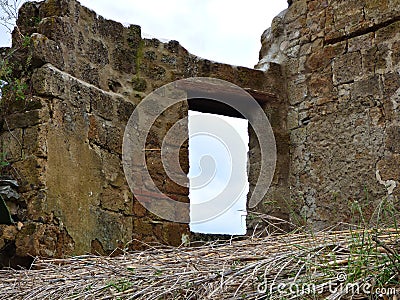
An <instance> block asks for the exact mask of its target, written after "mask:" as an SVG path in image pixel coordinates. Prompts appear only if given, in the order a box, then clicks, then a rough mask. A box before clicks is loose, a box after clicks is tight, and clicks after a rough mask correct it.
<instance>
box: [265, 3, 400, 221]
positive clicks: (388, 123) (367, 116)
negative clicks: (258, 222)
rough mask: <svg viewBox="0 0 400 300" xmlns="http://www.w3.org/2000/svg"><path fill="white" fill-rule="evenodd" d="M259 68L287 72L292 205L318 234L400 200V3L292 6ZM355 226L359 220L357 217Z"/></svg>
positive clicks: (270, 37) (269, 37)
mask: <svg viewBox="0 0 400 300" xmlns="http://www.w3.org/2000/svg"><path fill="white" fill-rule="evenodd" d="M262 43H263V47H262V49H261V52H260V63H259V64H258V66H257V68H261V69H264V70H265V69H268V65H269V61H273V62H275V63H280V64H281V65H282V66H283V67H284V68H285V77H286V80H287V93H288V100H289V112H288V123H287V124H288V129H289V130H290V156H291V159H290V186H291V203H292V207H293V208H294V210H296V211H297V212H299V213H301V216H302V218H304V219H305V220H307V221H308V222H311V223H312V224H313V225H314V226H315V227H317V228H321V227H324V226H326V225H328V224H336V223H337V222H351V221H352V218H353V217H354V211H352V210H351V204H352V203H355V202H356V201H357V202H358V203H359V205H360V206H361V208H362V210H363V212H364V214H365V218H366V219H368V217H369V216H371V214H372V213H373V211H374V210H375V209H376V208H377V206H378V204H379V203H382V201H383V200H385V199H386V200H389V202H391V203H392V204H395V206H396V205H397V202H398V197H399V195H400V187H399V182H400V148H399V145H400V110H399V109H400V106H399V105H400V100H399V93H400V75H399V71H400V55H399V53H400V1H398V0H380V1H376V0H346V1H341V0H318V1H316V0H295V1H293V4H292V5H291V6H290V7H289V8H288V9H287V10H286V11H284V12H283V13H281V14H280V15H279V16H278V17H277V18H275V19H274V21H273V24H272V27H271V29H269V30H267V31H266V32H265V33H264V35H263V37H262ZM353 221H354V220H353Z"/></svg>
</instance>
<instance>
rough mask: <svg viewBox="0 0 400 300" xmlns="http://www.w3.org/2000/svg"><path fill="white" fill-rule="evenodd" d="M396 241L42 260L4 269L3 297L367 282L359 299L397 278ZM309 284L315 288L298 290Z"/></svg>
mask: <svg viewBox="0 0 400 300" xmlns="http://www.w3.org/2000/svg"><path fill="white" fill-rule="evenodd" d="M399 239H400V234H399V233H398V231H397V230H394V229H387V230H382V231H381V232H379V234H378V233H376V232H374V231H366V230H358V231H341V232H333V231H330V232H320V233H316V234H285V235H278V236H270V237H267V238H257V239H248V240H242V241H231V242H229V241H228V242H223V243H221V242H214V243H209V244H207V245H203V246H201V247H179V248H172V247H170V248H166V247H161V246H157V247H150V248H149V249H148V250H146V251H142V252H133V253H125V254H124V255H121V256H118V257H98V256H91V255H87V256H79V257H73V258H68V259H52V260H50V259H39V258H38V259H36V260H35V262H34V264H33V265H32V268H31V269H30V270H20V271H15V270H0V299H38V300H39V299H40V300H43V299H296V298H297V299H322V298H324V299H341V298H345V297H344V296H345V294H346V292H349V293H347V296H350V295H349V294H350V293H351V291H346V289H345V288H340V287H341V285H342V287H344V285H345V284H346V283H347V282H352V283H353V284H354V283H358V284H360V285H363V284H366V283H368V284H370V285H368V286H366V287H368V288H369V291H368V292H367V293H365V292H363V291H361V292H360V293H355V294H356V295H353V298H352V299H362V297H361V296H363V295H364V296H365V295H367V294H368V293H370V292H371V293H373V292H374V291H376V288H379V287H382V286H385V287H386V288H390V287H391V286H393V284H394V283H396V282H398V277H397V276H398V275H399V272H398V269H397V268H398V266H397V265H398V256H397V252H396V247H397V243H398V241H399ZM338 274H339V275H338ZM344 274H345V275H344ZM341 276H343V277H346V278H347V280H346V281H341V280H343V279H344V278H342V277H341ZM329 282H331V286H333V288H331V289H332V291H333V293H332V291H329V285H328V283H329ZM290 283H296V285H293V286H292V291H294V292H295V293H293V294H290V295H289V294H283V293H282V292H278V290H277V289H278V285H279V284H281V285H280V288H281V289H282V287H283V285H286V288H285V289H282V290H284V292H285V293H289V289H288V288H287V287H288V286H289V284H290ZM304 284H313V287H315V288H316V292H315V293H313V292H312V290H311V289H310V290H309V292H310V293H305V294H303V295H301V290H302V287H303V285H304ZM340 284H341V285H340ZM296 287H299V292H297V293H296ZM308 287H309V288H311V286H310V285H309V286H308ZM338 287H339V288H338ZM335 288H336V293H335ZM364 289H365V288H364ZM304 291H305V292H307V290H304ZM271 292H272V293H271ZM392 292H393V291H392ZM365 299H366V298H365ZM380 299H384V298H380ZM387 299H389V298H387ZM393 299H396V296H395V297H394V298H393Z"/></svg>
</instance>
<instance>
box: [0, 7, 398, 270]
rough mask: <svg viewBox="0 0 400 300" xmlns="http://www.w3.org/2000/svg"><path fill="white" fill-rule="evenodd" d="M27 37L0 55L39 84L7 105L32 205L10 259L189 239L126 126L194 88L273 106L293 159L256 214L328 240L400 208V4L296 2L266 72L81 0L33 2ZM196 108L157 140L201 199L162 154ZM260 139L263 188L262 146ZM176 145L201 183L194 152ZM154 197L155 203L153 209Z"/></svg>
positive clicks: (163, 121)
mask: <svg viewBox="0 0 400 300" xmlns="http://www.w3.org/2000/svg"><path fill="white" fill-rule="evenodd" d="M17 25H18V27H19V30H20V32H21V33H22V34H23V35H25V36H27V37H29V38H25V39H24V40H23V41H22V40H21V39H20V36H19V33H18V31H15V32H14V35H13V48H12V49H8V50H4V51H3V50H2V51H1V55H2V57H6V58H7V59H8V60H10V61H12V62H13V76H14V77H15V78H18V79H20V82H22V83H26V84H27V86H28V88H27V89H26V90H24V92H25V98H24V99H22V100H21V99H19V100H18V99H16V97H15V93H14V94H13V93H10V94H7V95H5V96H4V97H3V99H2V102H3V107H2V113H1V118H0V125H1V127H0V142H1V147H2V148H1V149H2V150H1V151H0V152H2V153H3V152H6V153H7V156H6V159H7V161H8V162H10V163H11V164H10V165H9V166H8V167H4V168H2V173H3V175H7V176H11V177H13V178H15V179H17V180H18V182H19V184H20V187H19V189H18V192H19V194H20V195H21V197H20V198H19V199H9V200H7V207H8V208H9V210H10V213H11V215H12V217H13V219H14V220H15V221H16V224H15V225H0V248H1V249H2V250H1V251H2V253H3V254H2V256H3V257H7V258H8V259H9V258H10V257H12V256H15V257H27V255H43V256H50V257H59V256H64V255H70V254H81V253H85V252H93V253H100V254H107V253H110V252H111V251H113V250H114V249H115V248H116V247H127V248H137V247H141V246H142V245H143V243H149V242H162V243H165V244H171V245H179V244H181V243H182V241H185V240H187V238H189V239H190V238H191V237H190V235H191V234H190V232H189V230H188V227H187V225H186V224H178V223H173V222H169V221H166V220H163V219H160V218H159V217H156V216H155V215H153V214H151V213H149V212H148V211H147V210H146V209H145V208H144V207H143V206H142V205H141V204H140V203H139V202H138V201H137V199H135V197H134V196H133V195H132V193H131V191H130V189H129V187H128V185H127V182H126V179H125V176H124V173H123V169H122V164H121V155H122V137H123V133H124V130H125V125H126V123H127V121H128V119H129V117H130V115H131V113H132V112H133V110H134V109H135V107H136V106H137V105H138V104H139V103H140V102H141V101H142V99H143V98H144V97H145V96H146V95H148V94H149V93H151V92H152V91H154V90H155V89H157V88H158V87H161V86H163V85H164V84H166V83H170V82H173V81H175V80H178V79H182V78H188V77H195V76H205V77H215V78H220V79H224V80H227V81H229V82H232V83H234V84H237V85H239V86H240V87H243V88H247V89H248V90H249V91H253V92H254V93H264V95H269V96H268V97H267V100H265V101H263V102H262V106H263V109H264V112H265V113H266V115H267V116H268V118H269V120H270V123H271V125H272V128H273V130H274V134H275V139H276V142H277V152H278V155H277V158H278V160H277V168H276V172H275V175H274V178H273V184H272V186H271V188H270V190H269V191H268V193H267V195H266V196H265V198H264V201H262V202H261V203H260V204H259V205H258V206H257V207H256V212H260V213H266V214H271V215H273V216H276V217H279V218H283V219H286V220H290V221H292V222H293V223H300V224H303V223H304V222H306V223H309V224H312V226H314V227H315V228H318V229H319V228H323V227H325V226H327V225H333V224H337V223H338V222H344V223H346V222H359V221H360V220H359V219H357V218H359V217H360V215H357V212H358V211H359V210H358V208H360V210H362V211H363V217H364V218H365V219H368V218H369V217H371V215H373V213H374V211H375V210H376V208H377V207H378V206H379V205H380V204H382V203H383V201H386V202H385V203H386V204H390V205H391V206H393V207H395V208H397V206H398V197H399V194H400V188H399V187H398V186H399V184H400V182H399V181H400V173H399V170H400V148H399V145H400V114H399V109H400V75H399V70H400V56H399V48H400V42H399V40H400V33H399V32H400V30H399V29H400V2H399V1H398V0H397V1H395V0H384V1H375V0H347V1H339V0H335V1H334V0H318V1H316V0H294V1H290V7H289V8H288V9H287V10H286V11H284V12H282V13H281V14H279V15H278V16H277V17H276V18H275V19H274V21H273V23H272V26H271V28H270V29H268V30H267V31H265V33H264V34H263V36H262V49H261V52H260V62H259V64H258V65H257V66H256V69H258V70H252V69H248V68H243V67H236V66H230V65H226V64H220V63H215V62H211V61H209V60H205V59H200V58H198V57H196V56H194V55H191V54H190V53H188V52H187V51H186V50H185V49H184V48H183V47H182V46H181V45H180V44H179V43H178V42H176V41H170V42H167V43H162V42H160V41H158V40H157V39H143V38H142V37H141V32H140V27H139V26H136V25H131V26H129V27H124V26H123V25H121V24H119V23H117V22H114V21H109V20H105V19H104V18H102V17H101V16H98V15H96V14H95V13H94V12H92V11H90V10H89V9H87V8H85V7H82V6H81V5H80V4H79V3H78V2H76V1H66V0H47V1H45V2H42V3H29V4H25V5H24V6H23V8H22V9H21V11H20V17H19V19H18V22H17ZM10 58H11V59H10ZM3 60H4V59H3ZM189 100H190V99H189ZM189 106H190V101H189V102H186V101H183V102H181V103H180V104H179V105H175V106H173V107H170V108H169V109H168V110H167V111H166V112H165V113H163V114H162V115H161V116H160V117H159V118H158V119H157V121H156V122H155V124H154V125H153V127H152V129H151V131H150V133H149V136H148V138H147V144H146V149H149V150H151V151H148V152H146V159H147V163H148V165H149V166H152V167H150V168H149V171H150V174H151V175H152V179H153V180H154V182H155V185H156V186H157V188H158V189H160V190H161V191H162V192H163V193H165V194H166V195H168V196H169V197H171V198H173V199H175V200H177V201H181V202H186V203H187V202H188V201H189V200H188V187H187V186H188V185H187V181H186V183H185V184H184V185H182V186H181V185H177V184H176V183H174V182H173V181H172V180H171V179H170V178H169V177H168V176H167V174H166V172H165V171H164V169H163V166H162V164H161V157H160V155H161V154H160V152H159V151H156V150H157V149H159V148H160V145H161V143H162V141H163V138H164V137H165V135H166V133H167V132H168V130H169V129H170V128H171V126H172V125H173V124H175V123H176V122H177V121H178V120H180V119H182V118H184V117H186V116H187V110H188V107H189ZM182 125H183V127H182V129H181V130H182V131H183V132H184V133H186V134H187V124H186V123H182ZM249 132H250V151H249V162H250V169H249V181H250V191H252V190H253V189H254V186H255V182H256V180H257V178H258V176H259V160H260V149H259V148H260V147H259V141H258V140H257V138H256V137H255V135H254V132H253V131H252V129H251V128H250V130H249ZM173 146H174V147H176V149H178V148H179V149H180V150H179V151H180V164H181V167H182V169H183V170H184V171H185V172H187V170H188V155H187V152H188V149H187V142H186V143H184V144H183V145H173ZM138 180H139V179H138ZM143 187H144V189H143V193H142V195H140V196H141V197H147V198H149V199H153V198H154V197H155V194H154V190H152V188H150V187H149V186H148V185H147V184H146V182H144V183H143ZM250 193H251V192H250ZM355 207H357V210H356V211H355V209H354V208H355ZM184 213H186V214H187V213H188V212H184ZM253 225H254V223H253V222H249V232H252V230H253V228H252V226H253ZM2 263H3V264H5V263H4V260H3V261H2Z"/></svg>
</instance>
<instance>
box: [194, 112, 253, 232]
mask: <svg viewBox="0 0 400 300" xmlns="http://www.w3.org/2000/svg"><path fill="white" fill-rule="evenodd" d="M248 151H249V134H248V121H247V120H246V119H243V118H235V117H227V116H222V115H217V114H210V113H201V112H198V111H193V110H189V174H188V177H189V181H190V186H189V199H190V224H189V226H190V230H191V231H192V232H196V233H206V234H230V235H244V234H246V215H247V211H246V203H247V194H248V192H249V183H248V175H247V168H248V167H247V166H248Z"/></svg>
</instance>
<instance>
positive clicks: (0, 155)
mask: <svg viewBox="0 0 400 300" xmlns="http://www.w3.org/2000/svg"><path fill="white" fill-rule="evenodd" d="M6 157H7V153H6V152H0V170H1V169H2V168H4V167H7V166H8V165H9V164H10V163H9V162H8V161H7V159H6ZM0 173H1V172H0Z"/></svg>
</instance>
